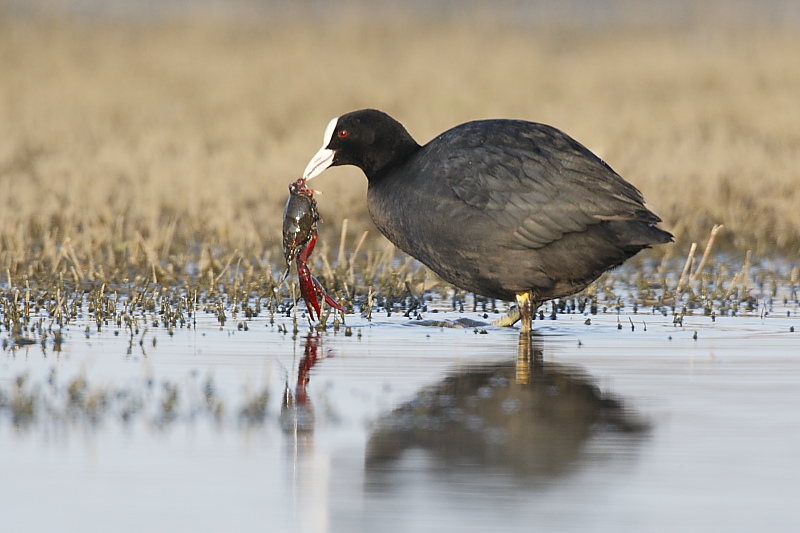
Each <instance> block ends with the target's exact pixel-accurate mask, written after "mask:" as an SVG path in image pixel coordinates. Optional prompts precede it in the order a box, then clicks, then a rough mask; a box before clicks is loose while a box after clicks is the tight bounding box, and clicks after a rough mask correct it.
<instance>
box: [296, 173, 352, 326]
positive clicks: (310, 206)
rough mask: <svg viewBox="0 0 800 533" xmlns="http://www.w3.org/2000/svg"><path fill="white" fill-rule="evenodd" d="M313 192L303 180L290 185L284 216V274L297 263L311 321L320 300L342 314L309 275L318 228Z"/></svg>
mask: <svg viewBox="0 0 800 533" xmlns="http://www.w3.org/2000/svg"><path fill="white" fill-rule="evenodd" d="M315 192H316V191H314V190H312V189H309V188H308V187H307V186H306V180H305V179H303V178H300V179H298V180H297V181H295V182H293V183H291V184H290V185H289V200H288V201H287V202H286V209H285V210H284V212H283V254H284V255H285V256H286V267H287V268H286V273H285V274H284V275H283V277H284V279H285V278H286V276H288V275H289V268H290V267H291V266H292V262H293V261H294V262H296V263H297V277H298V281H299V284H300V295H301V296H302V297H303V300H305V302H306V307H307V308H308V314H309V315H311V319H312V320H314V319H315V318H314V314H315V313H316V318H319V317H320V306H319V299H320V298H322V299H324V300H325V302H327V304H328V305H330V306H331V307H333V308H334V309H338V310H339V311H342V312H344V309H342V306H340V305H339V304H338V303H336V300H334V299H333V298H331V296H330V295H329V294H328V293H327V292H325V289H324V288H323V287H322V284H321V283H320V282H319V281H318V280H317V278H315V277H314V276H312V275H311V271H310V270H309V269H308V264H307V261H308V258H309V256H311V252H312V251H314V245H315V244H316V243H317V224H318V223H319V221H320V217H319V212H318V211H317V202H316V200H314V193H315Z"/></svg>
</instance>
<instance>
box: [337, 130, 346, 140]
mask: <svg viewBox="0 0 800 533" xmlns="http://www.w3.org/2000/svg"><path fill="white" fill-rule="evenodd" d="M337 135H338V136H339V137H340V138H341V139H344V138H345V137H347V130H339V133H337Z"/></svg>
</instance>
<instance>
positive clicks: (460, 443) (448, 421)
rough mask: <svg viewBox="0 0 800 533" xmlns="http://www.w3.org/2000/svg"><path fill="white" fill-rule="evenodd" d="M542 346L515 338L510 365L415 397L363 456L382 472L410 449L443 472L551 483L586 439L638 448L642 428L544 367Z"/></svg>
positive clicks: (460, 376) (576, 374)
mask: <svg viewBox="0 0 800 533" xmlns="http://www.w3.org/2000/svg"><path fill="white" fill-rule="evenodd" d="M542 354H543V350H542V339H541V337H538V336H534V337H533V338H532V337H530V336H527V335H521V336H520V341H519V348H518V354H517V358H516V360H511V361H508V362H506V363H499V364H487V365H481V366H474V367H471V368H467V369H464V370H459V371H458V372H457V373H455V374H453V375H450V376H449V377H447V378H445V379H444V380H442V381H441V382H439V383H438V384H436V385H434V386H431V387H428V388H425V389H423V390H421V391H419V392H418V393H417V395H416V397H415V398H414V399H412V400H411V401H409V402H407V403H405V404H403V405H401V406H400V407H398V408H397V409H395V410H394V411H393V412H392V413H390V414H389V415H387V416H386V417H384V418H383V419H381V420H380V421H379V422H378V424H377V427H376V429H375V430H374V431H373V433H372V435H371V437H370V439H369V442H368V444H367V451H366V465H367V469H368V470H373V471H381V470H383V469H385V468H386V467H387V465H390V464H391V463H392V462H393V461H394V460H395V459H398V458H399V457H400V456H401V455H402V454H403V452H404V451H406V450H408V449H410V448H421V449H423V450H426V451H428V452H429V453H430V454H431V455H432V456H434V457H435V458H436V459H437V462H438V463H440V464H441V465H444V466H445V467H450V466H452V467H462V466H466V465H470V466H479V467H480V466H489V467H499V468H502V469H508V470H510V471H511V472H513V473H514V474H519V475H525V476H530V475H534V476H535V475H558V474H560V473H564V472H568V471H569V470H570V469H571V467H572V466H573V465H575V464H576V462H577V461H578V460H579V459H580V456H581V451H582V449H583V448H584V447H585V444H586V443H587V442H588V441H589V440H590V438H591V437H592V436H593V435H597V434H598V433H605V434H609V433H612V434H622V435H627V436H631V437H633V438H634V439H636V440H638V436H639V435H642V434H643V433H644V432H645V431H646V427H647V426H646V424H645V423H644V422H643V421H642V420H641V419H640V418H639V417H638V416H636V415H635V414H634V413H633V412H632V411H631V410H630V409H628V408H626V406H625V405H624V404H623V403H622V401H621V400H619V399H617V398H614V397H612V396H610V395H609V394H606V393H603V392H601V391H600V389H599V388H598V387H597V385H596V384H595V382H594V380H593V379H592V378H591V377H589V376H588V375H586V374H585V373H582V372H580V371H579V370H577V369H574V368H571V367H568V366H566V365H562V364H557V363H550V362H545V361H544V360H543V357H542Z"/></svg>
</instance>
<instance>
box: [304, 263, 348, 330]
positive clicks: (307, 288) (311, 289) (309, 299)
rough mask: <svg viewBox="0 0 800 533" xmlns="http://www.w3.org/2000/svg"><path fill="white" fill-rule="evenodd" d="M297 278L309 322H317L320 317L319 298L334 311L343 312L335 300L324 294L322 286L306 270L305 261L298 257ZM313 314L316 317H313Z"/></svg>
mask: <svg viewBox="0 0 800 533" xmlns="http://www.w3.org/2000/svg"><path fill="white" fill-rule="evenodd" d="M297 276H298V279H299V281H300V296H302V297H303V300H305V302H306V307H307V308H308V314H309V315H311V320H317V319H318V318H319V317H320V316H321V315H320V306H319V298H320V297H322V298H323V299H324V300H325V302H326V303H327V304H328V305H330V306H331V307H333V308H334V309H337V310H339V311H342V312H344V309H343V308H342V306H341V305H339V304H338V303H336V300H334V299H333V298H331V296H330V295H329V294H328V293H327V292H325V289H324V288H323V287H322V284H321V283H320V282H319V281H318V280H317V278H315V277H314V276H312V275H311V271H310V270H308V265H306V263H305V261H301V260H300V258H299V257H298V258H297ZM315 312H316V317H315V316H314V313H315Z"/></svg>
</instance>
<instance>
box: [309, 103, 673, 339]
mask: <svg viewBox="0 0 800 533" xmlns="http://www.w3.org/2000/svg"><path fill="white" fill-rule="evenodd" d="M336 165H355V166H357V167H359V168H360V169H361V170H362V171H363V172H364V174H365V175H366V176H367V179H368V180H369V188H368V192H367V205H368V207H369V212H370V215H371V216H372V219H373V221H374V222H375V225H376V226H377V227H378V229H379V230H380V231H381V233H383V235H385V236H386V238H388V239H389V240H390V241H392V242H393V243H394V244H395V245H396V246H397V247H398V248H400V249H401V250H403V251H404V252H406V253H407V254H409V255H411V256H413V257H415V258H416V259H418V260H419V261H421V262H422V263H423V264H425V265H427V266H428V267H429V268H430V269H431V270H433V271H434V272H436V273H437V274H438V275H439V276H441V277H442V278H443V279H444V280H446V281H448V282H450V283H452V284H453V285H455V286H457V287H460V288H462V289H464V290H467V291H471V292H474V293H476V294H480V295H483V296H487V297H490V298H498V299H502V300H512V299H516V301H517V305H518V307H519V309H520V312H521V315H522V328H523V329H524V330H528V329H529V328H530V327H531V319H532V316H533V313H534V312H535V310H536V307H537V305H538V304H539V303H541V302H543V301H545V300H550V299H553V298H560V297H564V296H568V295H570V294H573V293H575V292H578V291H580V290H581V289H583V288H585V287H586V286H587V285H589V284H590V283H591V282H592V281H594V280H595V279H597V278H598V277H599V276H600V274H602V273H603V272H605V271H606V270H608V269H610V268H613V267H615V266H618V265H620V264H622V263H623V262H624V261H625V260H626V259H628V258H629V257H631V256H633V255H634V254H636V253H637V252H639V251H640V250H642V249H644V248H649V247H650V246H652V245H655V244H661V243H667V242H671V241H672V235H671V234H670V233H668V232H666V231H663V230H661V229H659V228H657V227H656V224H657V223H658V222H661V219H660V218H659V217H658V216H657V215H656V214H654V213H653V212H652V211H650V210H649V209H648V208H647V207H646V206H645V205H644V198H642V195H641V193H640V192H639V190H638V189H636V187H634V186H633V185H631V184H630V183H628V182H627V181H625V180H624V179H622V178H621V177H620V176H619V175H618V174H617V173H616V172H614V171H613V170H612V169H611V167H609V166H608V165H607V164H606V163H605V162H603V161H602V160H601V159H600V158H598V157H597V156H595V155H594V154H593V153H592V152H590V151H589V150H588V149H587V148H586V147H584V146H583V145H582V144H580V143H579V142H577V141H576V140H574V139H572V138H571V137H570V136H568V135H567V134H565V133H563V132H562V131H559V130H557V129H555V128H553V127H550V126H547V125H544V124H538V123H534V122H526V121H522V120H505V119H503V120H499V119H498V120H477V121H474V122H467V123H466V124H461V125H460V126H456V127H454V128H452V129H450V130H447V131H445V132H444V133H442V134H441V135H439V136H438V137H436V138H435V139H433V140H432V141H430V142H429V143H428V144H426V145H424V146H420V145H419V144H418V143H417V142H416V141H415V140H414V139H413V138H412V137H411V135H410V134H409V133H408V132H407V131H406V129H405V128H404V127H403V126H402V125H401V124H400V123H399V122H398V121H396V120H395V119H393V118H392V117H390V116H389V115H387V114H386V113H384V112H382V111H378V110H375V109H362V110H360V111H354V112H352V113H348V114H346V115H342V116H341V117H337V118H334V119H333V120H331V121H330V123H329V124H328V126H327V128H325V133H324V135H323V143H322V148H321V149H320V150H319V151H318V152H317V153H316V155H314V157H313V158H312V159H311V161H310V162H309V163H308V166H307V167H306V169H305V172H304V173H303V177H304V178H306V179H312V178H314V177H315V176H317V175H319V174H320V173H321V172H322V171H324V170H325V169H326V168H328V167H329V166H336Z"/></svg>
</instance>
